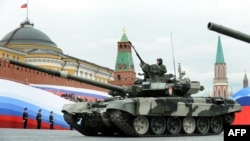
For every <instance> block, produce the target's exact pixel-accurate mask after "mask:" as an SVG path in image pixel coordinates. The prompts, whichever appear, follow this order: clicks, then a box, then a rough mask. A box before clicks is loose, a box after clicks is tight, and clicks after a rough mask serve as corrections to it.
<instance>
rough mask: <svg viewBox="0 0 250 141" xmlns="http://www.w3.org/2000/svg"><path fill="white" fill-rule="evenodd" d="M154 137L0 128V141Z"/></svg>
mask: <svg viewBox="0 0 250 141" xmlns="http://www.w3.org/2000/svg"><path fill="white" fill-rule="evenodd" d="M166 138H167V141H223V140H224V139H223V134H220V135H214V136H203V137H200V136H198V137H195V136H190V137H157V138H154V139H157V141H166ZM152 139H153V138H151V137H147V138H121V137H89V136H84V135H82V134H80V133H79V132H77V131H75V130H44V129H40V130H37V129H9V128H0V141H117V140H119V141H128V140H130V141H134V140H136V141H152Z"/></svg>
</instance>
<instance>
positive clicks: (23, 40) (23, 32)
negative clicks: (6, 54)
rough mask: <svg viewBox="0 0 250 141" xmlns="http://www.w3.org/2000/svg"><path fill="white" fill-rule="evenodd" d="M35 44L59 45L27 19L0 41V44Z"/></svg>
mask: <svg viewBox="0 0 250 141" xmlns="http://www.w3.org/2000/svg"><path fill="white" fill-rule="evenodd" d="M8 44H35V45H45V46H51V47H56V48H57V45H56V44H55V43H54V42H53V41H52V40H51V39H50V38H49V37H48V36H47V35H46V34H44V33H43V32H42V31H40V30H38V29H35V28H34V25H33V24H31V23H30V22H29V21H25V22H24V23H22V24H21V25H20V27H19V28H17V29H15V30H13V31H11V32H9V33H8V34H7V35H5V36H4V37H3V39H2V40H1V41H0V45H8Z"/></svg>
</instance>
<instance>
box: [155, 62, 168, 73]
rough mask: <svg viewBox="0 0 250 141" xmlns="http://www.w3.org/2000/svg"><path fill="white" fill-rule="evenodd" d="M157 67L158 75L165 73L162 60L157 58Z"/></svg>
mask: <svg viewBox="0 0 250 141" xmlns="http://www.w3.org/2000/svg"><path fill="white" fill-rule="evenodd" d="M156 60H157V65H158V66H159V71H160V72H159V73H160V74H163V75H164V73H166V72H167V69H166V66H165V65H164V64H163V60H162V59H161V58H157V59H156Z"/></svg>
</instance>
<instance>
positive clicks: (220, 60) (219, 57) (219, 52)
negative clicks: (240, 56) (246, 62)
mask: <svg viewBox="0 0 250 141" xmlns="http://www.w3.org/2000/svg"><path fill="white" fill-rule="evenodd" d="M215 63H216V64H223V63H225V61H224V55H223V50H222V45H221V40H220V36H219V37H218V44H217V54H216V62H215Z"/></svg>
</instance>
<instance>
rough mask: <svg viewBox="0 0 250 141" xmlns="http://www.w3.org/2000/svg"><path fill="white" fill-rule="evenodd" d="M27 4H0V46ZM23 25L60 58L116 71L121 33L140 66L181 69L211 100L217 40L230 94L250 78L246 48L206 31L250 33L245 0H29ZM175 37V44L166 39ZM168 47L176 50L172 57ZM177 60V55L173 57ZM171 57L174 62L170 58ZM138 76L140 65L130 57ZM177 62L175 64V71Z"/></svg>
mask: <svg viewBox="0 0 250 141" xmlns="http://www.w3.org/2000/svg"><path fill="white" fill-rule="evenodd" d="M26 2H27V1H26V0H1V1H0V25H1V26H0V39H2V38H3V37H4V36H5V35H6V34H7V33H9V32H10V31H12V30H14V29H16V28H18V27H19V26H20V23H21V22H23V21H24V20H25V19H26V12H27V9H22V8H20V6H21V5H22V4H24V3H26ZM28 3H29V5H28V18H29V20H30V21H31V22H32V23H34V28H36V29H39V30H40V31H42V32H44V33H45V34H47V35H48V36H49V37H50V39H51V40H52V41H54V42H55V43H56V44H57V46H58V47H59V48H61V49H62V50H63V52H64V53H65V54H68V55H71V56H75V57H77V58H80V59H83V60H86V61H89V62H92V63H95V64H98V65H101V66H105V67H108V68H111V69H114V68H115V62H116V56H117V42H118V41H120V39H121V36H122V33H123V32H122V30H123V28H125V30H126V34H127V37H128V39H129V40H130V41H131V42H132V43H133V45H134V46H135V47H136V49H137V51H138V53H139V54H140V55H141V57H142V58H143V60H144V61H145V62H147V63H149V64H153V63H156V58H158V57H161V58H163V60H164V64H165V65H166V67H167V69H168V73H174V68H176V69H177V66H178V63H181V66H182V69H183V70H185V71H186V77H189V78H190V79H191V80H193V81H200V82H201V84H202V85H204V87H205V90H204V92H203V94H205V95H206V94H209V93H210V94H211V93H212V88H213V78H214V64H215V59H216V49H217V41H218V36H220V37H221V42H222V47H223V52H224V59H225V62H226V64H227V77H228V81H229V89H230V90H232V91H233V92H237V91H238V90H240V89H242V87H243V78H244V74H245V71H246V73H247V75H248V76H249V77H250V46H249V44H248V43H246V42H243V41H239V40H236V39H234V38H231V37H228V36H225V35H222V34H219V33H217V32H214V31H210V30H208V29H207V24H208V23H209V22H214V23H216V24H221V25H223V26H226V27H230V28H232V29H235V30H238V31H241V32H244V33H247V34H250V25H249V24H250V16H249V14H248V13H249V6H250V1H249V0H29V1H28ZM171 34H172V38H171ZM172 48H173V50H172ZM173 54H174V55H173ZM173 58H174V59H173ZM133 60H134V64H135V68H136V71H137V72H141V70H140V67H139V60H138V58H137V57H136V55H135V53H134V52H133ZM174 63H175V64H176V65H175V66H176V67H174Z"/></svg>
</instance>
